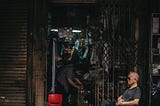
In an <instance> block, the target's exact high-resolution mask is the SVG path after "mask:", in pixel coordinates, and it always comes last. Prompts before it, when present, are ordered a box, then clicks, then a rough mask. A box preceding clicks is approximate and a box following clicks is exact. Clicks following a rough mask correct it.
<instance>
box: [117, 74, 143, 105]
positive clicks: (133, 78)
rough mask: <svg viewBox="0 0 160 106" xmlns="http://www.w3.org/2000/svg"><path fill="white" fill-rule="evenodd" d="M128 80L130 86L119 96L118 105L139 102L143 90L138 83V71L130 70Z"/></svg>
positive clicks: (136, 103)
mask: <svg viewBox="0 0 160 106" xmlns="http://www.w3.org/2000/svg"><path fill="white" fill-rule="evenodd" d="M127 80H128V85H129V88H127V89H126V90H125V91H124V93H123V94H122V95H121V96H120V97H118V102H117V105H118V106H120V105H127V106H132V105H138V104H139V100H140V97H141V91H140V88H139V87H138V84H137V82H138V80H139V75H138V73H136V72H130V73H129V75H128V79H127Z"/></svg>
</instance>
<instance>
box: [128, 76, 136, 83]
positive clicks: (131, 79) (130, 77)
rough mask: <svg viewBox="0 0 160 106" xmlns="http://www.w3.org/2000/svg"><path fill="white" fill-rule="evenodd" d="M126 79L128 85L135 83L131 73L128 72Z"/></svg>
mask: <svg viewBox="0 0 160 106" xmlns="http://www.w3.org/2000/svg"><path fill="white" fill-rule="evenodd" d="M127 81H128V85H130V86H131V85H133V84H135V83H136V78H135V76H134V75H133V74H129V75H128V78H127Z"/></svg>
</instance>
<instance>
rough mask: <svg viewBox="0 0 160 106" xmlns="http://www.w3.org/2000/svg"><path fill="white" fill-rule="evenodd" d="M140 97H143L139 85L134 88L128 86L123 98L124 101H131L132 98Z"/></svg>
mask: <svg viewBox="0 0 160 106" xmlns="http://www.w3.org/2000/svg"><path fill="white" fill-rule="evenodd" d="M140 97H141V91H140V88H139V87H135V88H132V89H129V88H128V89H126V90H125V91H124V93H123V94H122V99H123V100H124V101H131V100H134V99H140Z"/></svg>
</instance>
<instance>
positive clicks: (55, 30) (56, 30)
mask: <svg viewBox="0 0 160 106" xmlns="http://www.w3.org/2000/svg"><path fill="white" fill-rule="evenodd" d="M51 31H54V32H58V29H51ZM72 32H78V33H80V32H81V30H72Z"/></svg>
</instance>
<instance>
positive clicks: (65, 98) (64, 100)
mask: <svg viewBox="0 0 160 106" xmlns="http://www.w3.org/2000/svg"><path fill="white" fill-rule="evenodd" d="M55 93H59V94H62V95H63V98H62V106H69V103H68V95H69V93H68V92H66V90H65V89H64V87H63V86H62V85H61V84H60V83H58V82H57V83H56V87H55Z"/></svg>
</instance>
